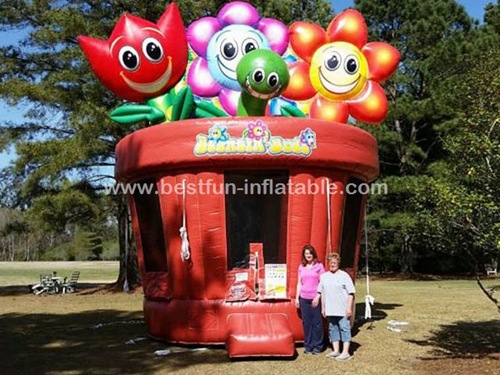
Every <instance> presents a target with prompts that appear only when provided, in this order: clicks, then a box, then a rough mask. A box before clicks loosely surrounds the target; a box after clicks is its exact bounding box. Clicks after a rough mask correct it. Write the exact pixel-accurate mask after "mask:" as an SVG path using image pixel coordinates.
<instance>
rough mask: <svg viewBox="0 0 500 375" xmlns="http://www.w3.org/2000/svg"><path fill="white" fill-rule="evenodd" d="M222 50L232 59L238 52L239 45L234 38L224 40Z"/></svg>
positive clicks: (228, 58) (225, 56)
mask: <svg viewBox="0 0 500 375" xmlns="http://www.w3.org/2000/svg"><path fill="white" fill-rule="evenodd" d="M220 52H221V54H222V56H224V58H225V59H226V60H232V59H234V58H235V57H236V55H237V54H238V46H237V44H236V42H235V41H234V40H227V39H226V40H224V41H223V42H222V44H221V46H220Z"/></svg>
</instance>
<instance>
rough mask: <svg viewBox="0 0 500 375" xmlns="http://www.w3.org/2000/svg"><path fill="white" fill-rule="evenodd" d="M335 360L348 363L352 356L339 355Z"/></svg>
mask: <svg viewBox="0 0 500 375" xmlns="http://www.w3.org/2000/svg"><path fill="white" fill-rule="evenodd" d="M335 359H336V360H337V361H348V360H350V359H351V356H350V355H349V354H344V353H342V354H340V355H338V356H337V357H335Z"/></svg>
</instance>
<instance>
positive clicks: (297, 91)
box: [283, 61, 316, 100]
mask: <svg viewBox="0 0 500 375" xmlns="http://www.w3.org/2000/svg"><path fill="white" fill-rule="evenodd" d="M309 67H310V65H309V64H308V63H306V62H304V61H297V62H294V63H292V64H291V65H290V66H289V68H288V70H289V72H290V82H289V83H288V87H287V88H286V90H285V91H284V92H283V97H285V98H287V99H292V100H307V99H311V98H312V97H313V96H314V95H316V89H315V88H314V87H313V86H312V84H311V80H310V78H309Z"/></svg>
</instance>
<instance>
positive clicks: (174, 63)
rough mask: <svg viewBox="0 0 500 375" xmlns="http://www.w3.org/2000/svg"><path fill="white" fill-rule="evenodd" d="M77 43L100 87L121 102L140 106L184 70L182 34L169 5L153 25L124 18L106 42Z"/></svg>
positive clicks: (174, 9)
mask: <svg viewBox="0 0 500 375" xmlns="http://www.w3.org/2000/svg"><path fill="white" fill-rule="evenodd" d="M78 42H79V43H80V46H81V47H82V49H83V51H84V52H85V55H86V56H87V58H88V60H89V62H90V65H91V67H92V70H93V71H94V73H95V74H96V75H97V77H98V78H99V80H100V81H101V83H102V84H103V85H104V86H105V87H106V88H108V89H109V90H111V91H113V92H114V93H115V94H116V95H117V96H119V97H120V98H122V99H126V100H130V101H138V102H141V101H144V100H146V99H149V98H153V97H156V96H159V95H161V94H164V93H165V92H166V91H168V90H169V89H171V88H172V87H173V86H174V85H175V84H176V83H177V82H178V81H179V80H180V79H181V78H182V75H183V74H184V72H185V70H186V65H187V58H188V46H187V37H186V30H185V29H184V25H183V23H182V18H181V14H180V12H179V9H178V8H177V5H175V4H173V3H172V4H170V5H169V6H168V7H167V9H166V10H165V12H164V13H163V15H162V16H161V17H160V20H159V21H158V23H157V24H154V23H152V22H149V21H146V20H144V19H142V18H139V17H135V16H132V15H129V14H125V15H123V16H122V17H121V18H120V19H119V20H118V23H117V24H116V26H115V28H114V29H113V32H112V33H111V36H110V37H109V40H107V41H103V40H98V39H94V38H90V37H86V36H79V37H78Z"/></svg>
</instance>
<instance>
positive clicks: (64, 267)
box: [0, 262, 119, 287]
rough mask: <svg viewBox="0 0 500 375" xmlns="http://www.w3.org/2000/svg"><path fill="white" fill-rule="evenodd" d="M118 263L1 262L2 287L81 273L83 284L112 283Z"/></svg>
mask: <svg viewBox="0 0 500 375" xmlns="http://www.w3.org/2000/svg"><path fill="white" fill-rule="evenodd" d="M118 267H119V264H118V262H0V287H2V286H7V285H29V284H36V283H38V281H39V279H40V275H41V274H44V275H50V274H52V272H53V271H56V272H57V275H58V276H71V273H72V272H73V271H80V272H81V274H80V281H81V282H82V283H111V282H113V281H116V279H117V277H118Z"/></svg>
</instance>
